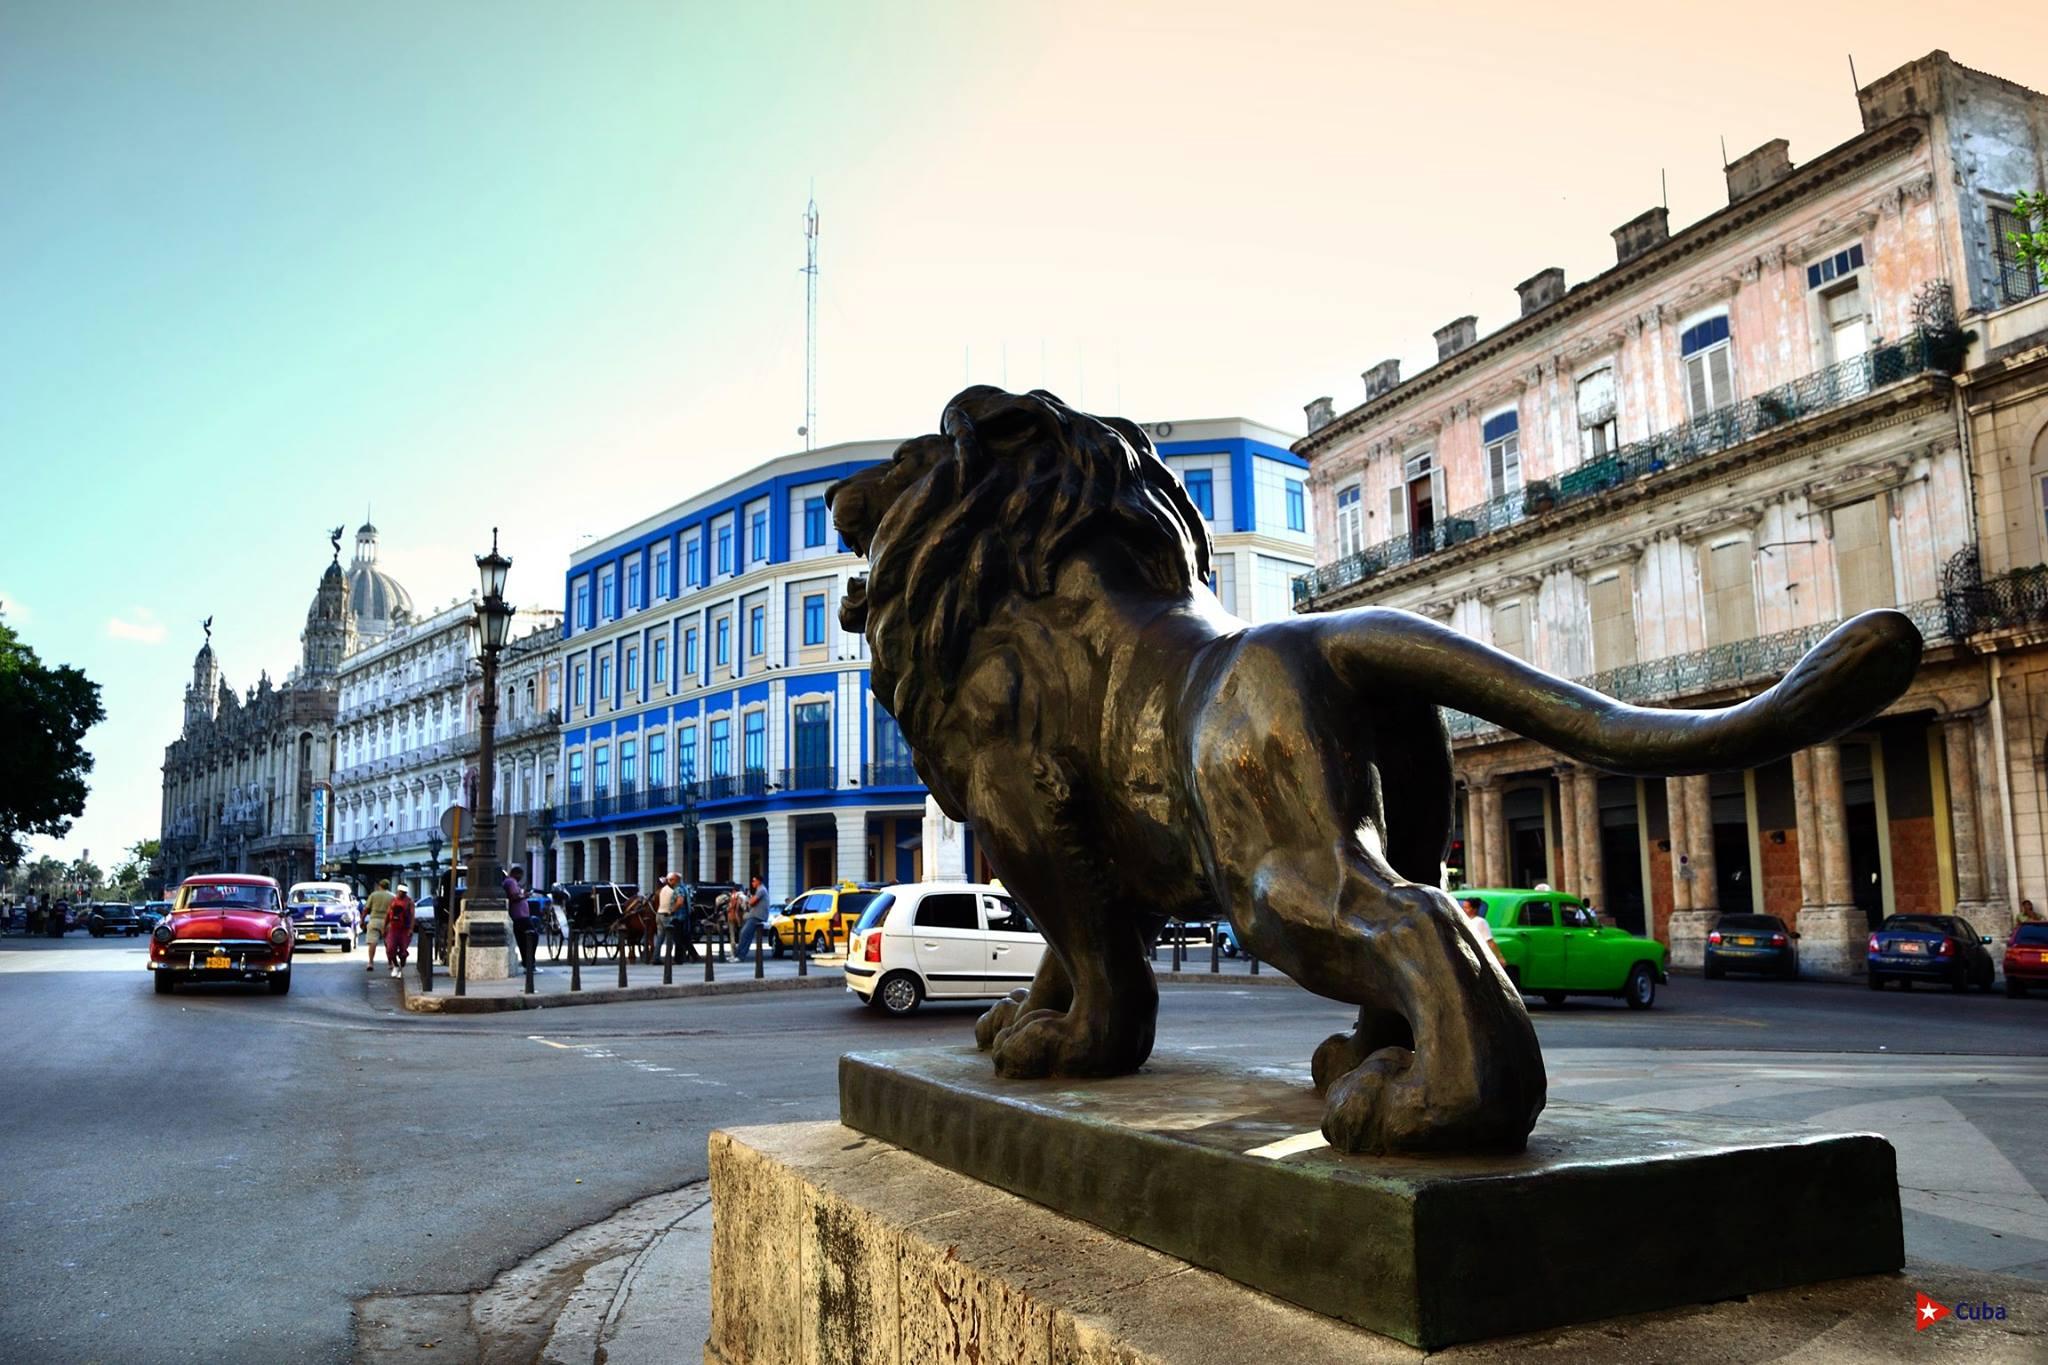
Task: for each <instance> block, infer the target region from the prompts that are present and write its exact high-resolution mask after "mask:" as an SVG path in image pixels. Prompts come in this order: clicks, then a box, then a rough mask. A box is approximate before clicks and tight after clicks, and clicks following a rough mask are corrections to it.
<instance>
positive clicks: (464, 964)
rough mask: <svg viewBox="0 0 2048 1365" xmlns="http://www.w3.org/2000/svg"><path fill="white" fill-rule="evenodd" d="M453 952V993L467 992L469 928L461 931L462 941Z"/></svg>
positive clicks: (464, 993)
mask: <svg viewBox="0 0 2048 1365" xmlns="http://www.w3.org/2000/svg"><path fill="white" fill-rule="evenodd" d="M457 947H458V949H459V951H457V953H456V954H455V993H456V994H457V995H468V994H469V930H467V929H464V930H463V931H462V942H461V943H460V944H458V945H457Z"/></svg>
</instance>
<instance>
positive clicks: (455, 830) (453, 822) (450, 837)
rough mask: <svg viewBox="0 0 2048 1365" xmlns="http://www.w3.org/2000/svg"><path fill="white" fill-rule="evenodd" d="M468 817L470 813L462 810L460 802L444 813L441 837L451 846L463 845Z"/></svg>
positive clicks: (442, 815) (442, 814) (442, 813)
mask: <svg viewBox="0 0 2048 1365" xmlns="http://www.w3.org/2000/svg"><path fill="white" fill-rule="evenodd" d="M468 817H469V812H468V811H466V810H464V809H463V808H462V803H461V802H460V801H458V802H456V803H455V804H454V805H452V806H450V807H449V808H448V809H447V810H444V811H442V812H441V837H442V838H443V839H446V840H447V841H448V842H449V844H451V845H454V844H459V843H461V842H462V825H463V821H465V820H466V819H468Z"/></svg>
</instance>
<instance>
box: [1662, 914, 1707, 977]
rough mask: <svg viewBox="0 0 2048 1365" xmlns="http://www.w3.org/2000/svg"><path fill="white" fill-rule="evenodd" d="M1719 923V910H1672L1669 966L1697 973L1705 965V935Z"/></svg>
mask: <svg viewBox="0 0 2048 1365" xmlns="http://www.w3.org/2000/svg"><path fill="white" fill-rule="evenodd" d="M1720 922H1721V912H1720V911H1719V910H1674V911H1672V912H1671V924H1670V928H1669V929H1668V930H1667V931H1666V932H1668V933H1669V934H1670V935H1671V965H1672V966H1674V967H1690V968H1692V969H1693V970H1695V971H1697V970H1699V968H1701V967H1702V966H1704V965H1706V961H1707V935H1708V934H1711V933H1713V932H1714V926H1715V925H1716V924H1718V923H1720Z"/></svg>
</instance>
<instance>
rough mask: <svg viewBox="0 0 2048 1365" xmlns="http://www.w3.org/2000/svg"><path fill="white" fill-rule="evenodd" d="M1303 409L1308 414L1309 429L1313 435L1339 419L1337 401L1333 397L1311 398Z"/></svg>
mask: <svg viewBox="0 0 2048 1365" xmlns="http://www.w3.org/2000/svg"><path fill="white" fill-rule="evenodd" d="M1302 411H1303V412H1305V413H1307V414H1308V431H1309V435H1311V436H1313V435H1315V434H1316V433H1317V432H1319V431H1321V430H1322V429H1323V428H1324V427H1326V426H1328V425H1330V423H1332V422H1334V421H1336V420H1337V405H1336V401H1335V400H1334V399H1331V398H1315V399H1311V400H1310V401H1309V403H1308V405H1307V406H1306V407H1304V408H1303V409H1302Z"/></svg>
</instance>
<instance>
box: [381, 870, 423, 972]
mask: <svg viewBox="0 0 2048 1365" xmlns="http://www.w3.org/2000/svg"><path fill="white" fill-rule="evenodd" d="M415 914H416V912H415V910H414V908H413V903H412V893H411V892H409V891H407V890H406V889H405V888H404V887H402V886H401V887H399V888H398V891H397V892H396V894H394V895H393V896H392V897H391V909H390V910H389V912H387V913H386V915H385V917H384V957H385V960H386V961H388V962H390V964H391V975H392V976H394V977H399V976H404V975H405V959H406V957H407V956H408V955H409V952H410V950H411V948H412V927H413V922H414V919H415Z"/></svg>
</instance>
